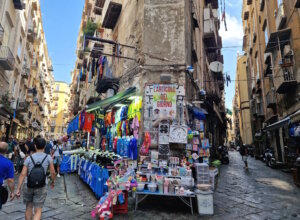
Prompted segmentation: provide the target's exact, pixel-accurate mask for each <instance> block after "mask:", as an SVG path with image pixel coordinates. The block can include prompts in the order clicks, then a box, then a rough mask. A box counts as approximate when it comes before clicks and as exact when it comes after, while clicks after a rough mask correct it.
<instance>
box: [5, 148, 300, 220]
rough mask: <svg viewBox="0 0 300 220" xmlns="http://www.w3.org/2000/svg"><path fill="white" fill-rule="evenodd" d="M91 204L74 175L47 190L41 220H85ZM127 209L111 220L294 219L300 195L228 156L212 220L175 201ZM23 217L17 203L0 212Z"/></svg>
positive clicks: (267, 171)
mask: <svg viewBox="0 0 300 220" xmlns="http://www.w3.org/2000/svg"><path fill="white" fill-rule="evenodd" d="M96 203H97V200H96V198H95V197H94V195H93V193H92V192H91V191H90V190H89V188H88V187H87V186H86V185H85V184H84V183H83V182H82V181H81V180H80V179H79V178H78V176H77V175H76V174H74V175H73V174H72V175H65V177H64V178H60V179H59V180H58V182H57V185H56V187H55V189H54V190H49V193H48V197H47V200H46V203H45V208H44V211H43V219H46V220H50V219H53V220H56V219H64V220H68V219H91V215H90V211H91V209H92V208H93V206H94V205H95V204H96ZM194 204H195V211H194V213H197V208H196V203H194ZM133 209H134V200H133V199H130V200H129V213H128V214H127V215H117V216H115V218H114V219H117V220H123V219H130V220H131V219H141V220H144V219H145V220H148V219H149V220H152V219H155V220H174V219H180V220H190V219H191V220H194V219H195V220H196V219H205V220H206V219H207V220H208V219H213V220H214V219H216V220H219V219H224V220H231V219H253V220H256V219H259V220H264V219H274V220H275V219H300V189H299V188H297V187H296V186H295V185H294V184H293V181H292V176H291V175H290V174H286V173H283V172H282V171H280V170H273V169H271V168H269V167H267V166H265V165H264V164H263V163H262V162H260V161H257V160H254V159H253V158H250V160H249V170H248V171H246V170H244V169H243V163H242V160H241V157H240V155H239V154H238V153H237V152H230V164H229V165H228V166H225V165H224V166H223V167H222V168H221V175H220V178H219V179H218V184H217V189H216V192H215V194H214V211H215V215H214V216H201V217H200V216H199V215H198V214H194V215H193V216H192V215H191V214H190V212H189V211H190V210H189V208H188V207H186V206H185V205H184V204H183V203H182V202H180V201H179V200H177V199H170V198H161V197H149V198H147V199H146V200H144V201H143V202H142V203H141V204H140V205H139V209H138V211H133ZM24 211H25V205H24V204H23V203H22V200H21V199H20V200H14V201H13V202H8V203H7V204H6V205H5V206H4V207H3V210H2V211H0V219H1V220H2V219H7V220H14V219H24Z"/></svg>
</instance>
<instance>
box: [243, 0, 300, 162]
mask: <svg viewBox="0 0 300 220" xmlns="http://www.w3.org/2000/svg"><path fill="white" fill-rule="evenodd" d="M242 19H243V28H244V43H243V50H244V51H245V56H246V57H247V62H246V69H247V75H248V82H249V83H248V86H249V89H250V92H249V94H250V108H251V118H252V127H253V140H254V143H255V146H256V151H257V154H261V153H262V152H263V150H264V149H265V148H266V147H271V148H273V149H274V151H275V155H276V158H277V159H278V160H279V161H283V162H284V161H285V159H286V158H285V152H284V151H285V150H284V146H288V150H289V151H295V149H296V147H295V144H294V143H293V142H294V139H293V137H292V136H291V135H290V134H289V130H290V128H291V126H294V125H293V124H296V123H297V121H294V122H293V123H292V124H291V123H290V122H291V121H290V117H292V116H295V115H294V114H296V112H297V110H299V108H300V104H299V79H300V69H299V59H300V51H299V46H300V41H299V40H298V36H299V31H300V28H299V25H300V12H299V1H296V0H295V1H294V0H262V1H252V0H244V2H243V12H242Z"/></svg>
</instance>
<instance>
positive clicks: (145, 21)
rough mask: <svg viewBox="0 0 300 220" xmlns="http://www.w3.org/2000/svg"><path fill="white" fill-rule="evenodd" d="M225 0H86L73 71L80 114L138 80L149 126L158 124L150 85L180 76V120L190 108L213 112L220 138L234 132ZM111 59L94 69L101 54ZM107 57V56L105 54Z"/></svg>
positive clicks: (211, 126)
mask: <svg viewBox="0 0 300 220" xmlns="http://www.w3.org/2000/svg"><path fill="white" fill-rule="evenodd" d="M219 28H220V20H219V13H218V1H217V0H201V1H196V0H194V1H185V0H174V1H167V0H160V1H152V0H151V1H150V0H145V1H130V0H123V1H121V0H96V1H92V0H86V1H85V7H84V11H83V15H82V21H81V25H80V31H79V36H78V42H77V60H76V65H75V69H74V70H73V72H72V84H71V88H70V90H71V99H70V103H69V107H70V109H71V111H72V114H73V115H74V116H75V115H77V114H78V113H80V112H81V111H82V110H83V109H85V108H86V107H87V109H91V108H92V107H91V106H95V104H93V103H95V102H96V103H97V101H99V100H103V99H105V98H107V97H111V96H114V95H115V94H116V93H117V92H118V91H119V92H121V91H127V90H128V88H132V87H134V88H135V90H136V91H137V93H138V94H139V95H141V96H143V99H144V100H143V112H144V113H143V117H142V120H143V127H144V129H145V130H151V129H152V128H151V123H150V122H151V117H152V116H151V113H150V110H149V109H150V105H149V103H150V102H151V101H149V100H148V101H149V102H147V101H146V100H147V94H146V93H147V91H148V90H147V88H150V90H151V86H152V85H154V84H176V85H178V88H183V90H181V92H182V96H181V100H178V102H177V103H178V104H177V109H178V110H177V112H180V114H179V115H178V120H179V121H180V120H183V118H184V117H185V116H186V111H187V109H188V107H189V108H193V107H196V108H199V109H201V111H203V110H204V111H203V112H205V115H206V122H207V123H206V126H205V128H206V131H207V138H209V140H210V142H211V143H212V145H213V146H218V145H221V144H223V142H224V138H225V136H226V117H225V106H224V78H223V72H222V71H220V72H213V71H211V70H210V68H209V65H210V63H211V62H213V61H219V62H221V63H223V56H222V54H221V48H222V39H221V37H220V36H219V34H218V31H219ZM99 59H101V61H102V63H104V68H103V69H101V71H100V72H96V73H94V72H93V71H92V70H93V69H94V65H98V60H99ZM103 60H104V61H103Z"/></svg>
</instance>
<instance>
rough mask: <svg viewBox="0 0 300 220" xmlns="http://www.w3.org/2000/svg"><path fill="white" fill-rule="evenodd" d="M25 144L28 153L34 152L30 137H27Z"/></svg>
mask: <svg viewBox="0 0 300 220" xmlns="http://www.w3.org/2000/svg"><path fill="white" fill-rule="evenodd" d="M25 145H26V146H27V149H28V151H27V154H28V155H31V154H33V153H35V151H36V149H35V146H34V144H33V142H32V141H31V139H30V138H28V139H27V142H26V143H25Z"/></svg>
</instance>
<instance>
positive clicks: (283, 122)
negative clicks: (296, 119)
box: [264, 117, 290, 131]
mask: <svg viewBox="0 0 300 220" xmlns="http://www.w3.org/2000/svg"><path fill="white" fill-rule="evenodd" d="M289 122H290V117H285V118H284V119H282V120H280V121H277V122H275V123H273V124H271V125H268V126H267V127H265V128H264V130H265V131H272V130H275V129H278V128H281V127H283V126H285V125H287V124H289Z"/></svg>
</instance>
